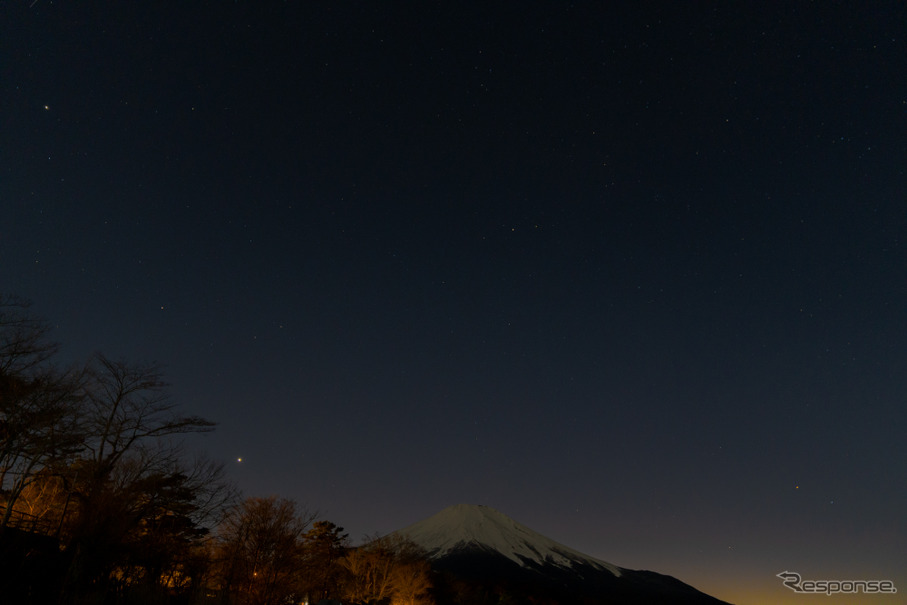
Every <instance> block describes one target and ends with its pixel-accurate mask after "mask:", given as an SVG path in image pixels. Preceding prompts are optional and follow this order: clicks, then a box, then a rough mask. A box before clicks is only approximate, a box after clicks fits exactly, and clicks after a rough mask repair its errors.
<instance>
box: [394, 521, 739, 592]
mask: <svg viewBox="0 0 907 605" xmlns="http://www.w3.org/2000/svg"><path fill="white" fill-rule="evenodd" d="M394 533H395V534H397V535H400V536H404V537H406V538H408V539H410V540H412V541H413V542H415V543H416V544H417V545H418V546H420V547H421V548H423V549H424V550H425V551H426V552H427V553H428V556H429V558H430V559H431V560H432V563H433V566H434V568H435V569H436V570H438V571H439V572H441V573H442V574H444V575H443V577H444V578H445V579H446V580H445V581H446V583H447V592H448V593H449V592H450V590H452V589H453V588H452V587H457V588H456V590H458V591H459V592H460V593H463V591H464V588H463V587H464V586H469V587H471V588H470V589H469V591H470V592H469V594H468V596H464V594H461V595H460V596H459V597H457V596H455V595H454V596H451V595H450V594H448V597H449V598H448V599H447V602H449V603H480V602H497V601H498V600H506V599H510V600H511V601H512V602H515V603H520V602H530V601H531V602H533V603H540V602H544V603H551V604H563V605H566V604H567V603H583V604H587V605H598V604H604V603H623V604H637V603H638V604H640V605H641V604H643V603H645V604H647V605H668V604H671V605H680V604H688V605H718V604H720V603H723V602H722V601H719V600H718V599H715V598H713V597H710V596H708V595H706V594H704V593H701V592H699V591H698V590H696V589H695V588H693V587H691V586H689V585H687V584H684V583H683V582H681V581H680V580H677V579H676V578H672V577H670V576H665V575H662V574H658V573H655V572H651V571H635V570H629V569H623V568H621V567H618V566H617V565H614V564H612V563H608V562H606V561H601V560H599V559H596V558H594V557H590V556H589V555H586V554H583V553H581V552H579V551H577V550H574V549H572V548H570V547H568V546H564V545H563V544H560V543H558V542H556V541H554V540H552V539H550V538H548V537H546V536H543V535H542V534H540V533H538V532H536V531H534V530H532V529H530V528H528V527H526V526H525V525H522V524H520V523H517V522H516V521H514V520H513V519H511V518H510V517H508V516H507V515H504V514H503V513H500V512H498V511H496V510H494V509H493V508H490V507H488V506H476V505H468V504H458V505H455V506H451V507H449V508H446V509H444V510H442V511H441V512H439V513H438V514H436V515H434V516H432V517H429V518H428V519H424V520H422V521H419V522H417V523H414V524H412V525H410V526H408V527H405V528H403V529H400V530H398V531H396V532H394ZM505 597H506V598H505ZM439 600H442V601H443V600H444V599H439Z"/></svg>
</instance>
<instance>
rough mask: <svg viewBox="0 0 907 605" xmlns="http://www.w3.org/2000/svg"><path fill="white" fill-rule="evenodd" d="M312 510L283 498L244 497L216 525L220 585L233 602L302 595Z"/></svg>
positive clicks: (263, 602) (268, 602)
mask: <svg viewBox="0 0 907 605" xmlns="http://www.w3.org/2000/svg"><path fill="white" fill-rule="evenodd" d="M314 518H315V515H314V514H313V513H310V512H308V511H305V510H299V509H298V508H297V505H296V503H295V502H293V501H292V500H288V499H285V498H276V497H273V496H272V497H270V498H249V499H247V500H245V501H244V502H243V503H242V504H241V505H239V506H237V507H235V508H234V509H233V510H232V511H230V513H229V514H228V515H227V517H226V519H225V521H224V523H223V524H222V526H221V528H220V536H219V537H220V548H219V553H218V558H219V560H220V565H221V569H222V571H221V591H222V594H223V596H224V597H225V598H229V599H230V600H231V602H233V603H236V604H237V605H245V604H249V605H252V604H254V605H276V604H278V603H287V602H293V601H294V600H295V601H297V602H298V601H299V600H301V598H302V597H303V596H304V594H303V593H304V590H305V577H304V572H305V563H306V561H305V544H304V540H305V535H306V530H307V529H308V527H309V524H310V523H311V522H312V521H313V520H314Z"/></svg>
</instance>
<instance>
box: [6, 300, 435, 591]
mask: <svg viewBox="0 0 907 605" xmlns="http://www.w3.org/2000/svg"><path fill="white" fill-rule="evenodd" d="M48 336H49V325H48V324H47V323H46V322H45V321H43V320H42V319H41V318H39V317H36V316H34V315H33V314H32V313H31V311H30V306H29V304H28V302H27V301H23V300H21V299H19V298H16V297H14V296H9V295H5V296H0V586H2V587H3V589H2V590H3V601H4V602H10V603H19V602H21V603H60V604H65V605H70V604H73V605H75V604H80V605H81V604H89V603H91V604H107V603H111V604H120V603H124V604H125V603H129V604H133V603H134V604H171V603H172V604H186V605H189V604H196V603H198V604H202V603H204V604H208V603H210V604H214V603H218V604H225V605H227V604H236V605H246V604H248V605H253V604H254V605H271V604H274V605H277V604H281V605H283V604H288V603H303V602H308V603H313V604H314V603H318V602H319V601H321V600H337V601H342V602H344V603H354V604H376V603H387V604H393V605H404V604H408V605H416V604H423V603H431V602H433V600H432V595H431V569H430V566H429V564H428V562H427V560H426V558H425V557H424V554H423V553H421V552H420V551H419V550H418V548H416V547H415V546H414V545H412V544H411V543H408V542H407V541H405V540H401V539H397V538H395V537H393V536H389V537H383V538H374V539H370V540H367V541H366V542H365V543H364V544H362V545H360V546H358V547H351V546H350V543H349V538H348V536H347V534H346V533H344V531H343V528H341V527H339V526H337V525H335V524H333V523H331V522H329V521H326V520H320V519H318V518H317V515H315V514H314V513H312V512H310V511H307V510H305V509H304V508H300V507H299V506H298V505H297V504H295V503H294V502H293V501H291V500H287V499H283V498H277V497H270V498H247V499H242V498H241V497H240V495H239V493H238V492H237V490H236V489H234V487H233V486H232V485H231V484H230V483H229V482H228V481H227V480H226V479H225V476H224V472H223V467H222V465H221V464H220V463H217V462H213V461H211V460H208V459H206V458H204V457H201V456H195V455H192V454H191V453H189V452H187V451H185V449H184V447H183V444H182V443H181V440H180V436H182V435H186V434H190V433H201V432H206V431H211V430H213V428H214V424H213V423H212V422H210V421H208V420H206V419H204V418H200V417H197V416H188V415H183V414H182V413H180V411H179V409H178V407H177V406H176V404H175V403H174V402H173V401H172V400H171V398H170V396H169V395H168V393H167V385H166V384H165V382H164V381H163V377H162V375H161V372H160V370H159V368H158V367H157V366H154V365H143V364H133V363H128V362H125V361H117V360H112V359H109V358H107V357H105V356H103V355H100V354H97V355H95V356H93V357H92V358H91V359H90V360H88V361H87V362H86V363H84V364H82V365H78V366H69V367H61V366H60V365H59V364H58V363H57V361H56V356H57V352H58V348H57V346H56V345H55V344H53V343H52V342H51V341H50V340H49V338H48Z"/></svg>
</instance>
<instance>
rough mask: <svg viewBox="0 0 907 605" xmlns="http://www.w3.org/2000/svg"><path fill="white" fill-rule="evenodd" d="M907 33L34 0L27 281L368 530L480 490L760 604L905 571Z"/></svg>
mask: <svg viewBox="0 0 907 605" xmlns="http://www.w3.org/2000/svg"><path fill="white" fill-rule="evenodd" d="M300 4H301V6H300ZM29 5H31V6H29ZM905 23H907V10H905V8H904V5H903V4H902V3H894V2H892V3H874V4H872V5H871V6H866V5H858V4H856V3H822V4H819V5H816V4H806V3H776V4H765V3H753V4H749V5H745V4H744V5H734V6H730V5H725V4H723V3H715V4H697V5H686V4H682V3H674V2H649V3H636V2H634V3H625V5H624V6H622V7H621V6H618V7H612V8H605V7H602V6H600V5H598V4H595V5H579V6H572V5H567V4H565V3H559V2H557V3H528V4H527V3H512V4H508V3H503V4H496V5H494V6H493V7H489V6H484V3H475V4H473V3H466V4H464V3H446V4H442V3H435V2H421V3H409V4H407V5H405V6H404V5H402V4H401V5H395V6H393V7H389V6H385V5H381V4H377V3H376V4H362V3H356V4H353V3H328V2H325V3H318V2H306V3H282V2H255V3H251V2H243V1H239V2H222V3H221V2H196V3H185V2H181V3H175V2H174V3H118V4H116V5H115V6H100V5H98V6H93V7H86V6H82V5H79V6H76V5H70V4H67V3H60V2H52V1H50V0H39V1H38V2H36V3H33V4H32V3H31V2H25V1H10V2H5V3H3V5H2V7H0V87H2V91H0V92H2V94H0V129H2V130H0V160H2V164H0V175H2V176H0V205H2V220H0V289H2V290H3V291H7V292H12V293H15V294H18V295H20V296H24V297H27V298H29V299H31V300H33V301H34V302H35V309H36V310H37V311H38V312H39V313H41V314H42V315H44V316H45V317H47V318H48V319H49V320H51V321H52V322H53V323H54V324H55V325H56V327H57V329H56V332H55V334H54V335H55V337H56V338H57V339H58V340H60V341H61V342H63V343H64V344H65V349H64V353H65V355H66V356H67V357H68V358H72V359H78V358H84V357H85V356H87V355H88V354H90V353H91V352H93V351H95V350H101V351H103V352H105V353H106V354H108V355H109V356H112V357H117V358H118V357H123V358H126V359H130V360H135V361H153V360H156V361H159V362H161V363H162V364H163V365H164V366H165V368H166V375H167V377H168V379H169V380H170V381H171V382H172V384H173V388H172V393H173V395H174V396H175V397H176V398H177V399H178V400H179V401H180V402H182V403H183V405H184V407H185V409H186V410H187V411H188V412H191V413H198V414H201V415H204V416H206V417H209V418H211V419H212V420H215V421H218V422H219V423H220V425H219V428H218V430H217V432H216V433H214V434H213V435H210V436H207V437H206V438H204V439H200V440H199V441H198V443H197V444H196V445H198V447H201V448H204V449H206V450H208V451H209V453H210V454H211V455H212V456H214V457H216V458H220V459H223V460H225V461H227V463H228V464H229V466H230V472H231V474H232V475H233V476H234V477H235V479H236V480H237V482H238V484H239V485H240V486H241V487H242V488H243V489H244V490H245V492H246V493H247V494H249V495H266V494H271V493H276V494H280V495H284V496H288V497H292V498H295V499H297V500H299V501H300V502H303V503H307V504H308V505H309V506H310V507H311V508H315V509H319V510H321V511H323V512H324V515H325V517H326V518H328V519H330V520H332V521H334V522H336V523H338V524H340V525H343V526H345V527H346V528H347V529H348V530H349V531H350V532H351V533H352V534H353V535H354V536H357V537H358V536H361V535H363V534H365V533H372V532H386V531H390V530H393V529H397V528H399V527H402V526H404V525H407V524H409V523H411V522H414V521H416V520H418V519H421V518H423V517H427V516H429V515H431V514H433V513H435V512H437V511H438V510H440V509H441V508H443V507H444V506H447V505H450V504H454V503H458V502H471V503H480V504H487V505H490V506H493V507H495V508H497V509H499V510H501V511H502V512H504V513H506V514H509V515H511V516H512V517H514V518H515V519H517V520H518V521H520V522H523V523H526V524H527V525H529V526H531V527H533V528H534V529H536V530H538V531H540V532H542V533H544V534H547V535H549V536H551V537H552V538H554V539H556V540H559V541H561V542H564V543H566V544H568V545H570V546H573V547H575V548H577V549H579V550H582V551H585V552H588V553H590V554H592V555H594V556H598V557H600V558H603V559H606V560H608V561H611V562H613V563H615V564H618V565H622V566H625V567H634V568H649V569H654V570H656V571H660V572H663V573H669V574H672V575H676V576H678V577H680V578H681V579H682V580H684V581H687V582H690V583H692V584H694V585H695V586H697V587H698V588H700V589H702V590H704V591H706V592H709V593H710V594H713V595H715V596H718V597H721V598H724V599H726V600H731V601H734V602H737V603H756V602H765V601H766V600H771V601H773V602H776V603H781V602H785V601H784V599H788V602H791V603H793V602H799V601H797V600H796V599H797V598H800V599H802V597H797V596H796V595H795V594H794V593H792V592H789V591H788V590H787V589H785V588H784V587H783V586H782V585H781V581H780V580H779V579H778V578H776V577H775V574H777V573H779V572H781V571H785V570H790V571H797V572H800V573H801V574H803V576H804V578H813V579H828V578H845V579H848V578H849V579H860V578H863V579H893V580H894V581H895V582H896V585H898V586H899V587H901V588H902V590H907V576H905V574H904V569H907V567H905V563H907V558H905V553H904V548H903V546H904V544H905V543H907V521H905V518H907V517H905V515H904V510H907V483H905V476H907V443H905V438H904V436H905V434H907V430H905V429H907V412H905V406H904V403H905V396H907V378H905V377H907V371H905V370H907V346H905V341H904V334H905V333H907V306H905V302H904V301H905V300H907V275H905V270H907V248H905V242H904V241H903V238H904V233H905V229H907V206H905V200H907V176H905V166H907V79H905V77H904V74H905V73H907V44H905V40H907V31H905V26H904V24H905ZM240 456H241V457H242V458H243V462H242V463H241V464H239V463H236V462H235V460H236V459H237V458H238V457H240ZM824 602H828V603H829V604H831V603H835V602H847V601H846V600H845V601H835V599H832V598H829V599H828V600H827V601H824ZM878 602H879V603H883V602H884V603H893V602H897V600H896V599H893V598H892V597H884V598H880V599H879V600H878Z"/></svg>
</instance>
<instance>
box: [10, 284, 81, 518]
mask: <svg viewBox="0 0 907 605" xmlns="http://www.w3.org/2000/svg"><path fill="white" fill-rule="evenodd" d="M48 329H49V328H48V326H47V324H46V323H45V322H43V321H42V320H40V319H38V318H36V317H35V316H33V315H32V314H31V313H30V312H29V304H28V303H27V302H25V301H22V300H20V299H18V298H15V297H10V296H2V297H0V496H2V503H3V505H4V510H3V514H2V516H0V530H2V529H3V528H5V527H6V526H7V525H9V524H10V521H11V520H12V519H13V515H14V512H16V503H17V501H18V499H19V497H20V496H21V495H22V493H23V491H25V490H26V488H28V487H29V485H30V484H31V483H32V482H33V481H35V480H36V479H37V478H38V476H39V473H43V474H45V475H46V474H47V473H48V470H49V469H53V468H55V467H60V466H64V465H66V464H67V463H68V462H70V461H71V460H72V459H73V456H74V455H75V454H76V452H78V451H79V449H80V447H81V443H82V430H81V427H80V425H79V420H80V418H79V410H80V406H81V403H82V401H83V398H84V390H83V388H82V387H83V381H82V373H81V372H80V371H76V370H70V371H66V372H61V371H58V370H57V369H56V368H54V367H53V366H52V365H51V364H50V363H49V360H50V359H51V358H52V357H53V355H54V353H56V350H57V347H56V345H54V344H52V343H50V342H49V341H48V340H47V338H46V337H47V332H48ZM19 512H21V511H19Z"/></svg>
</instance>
